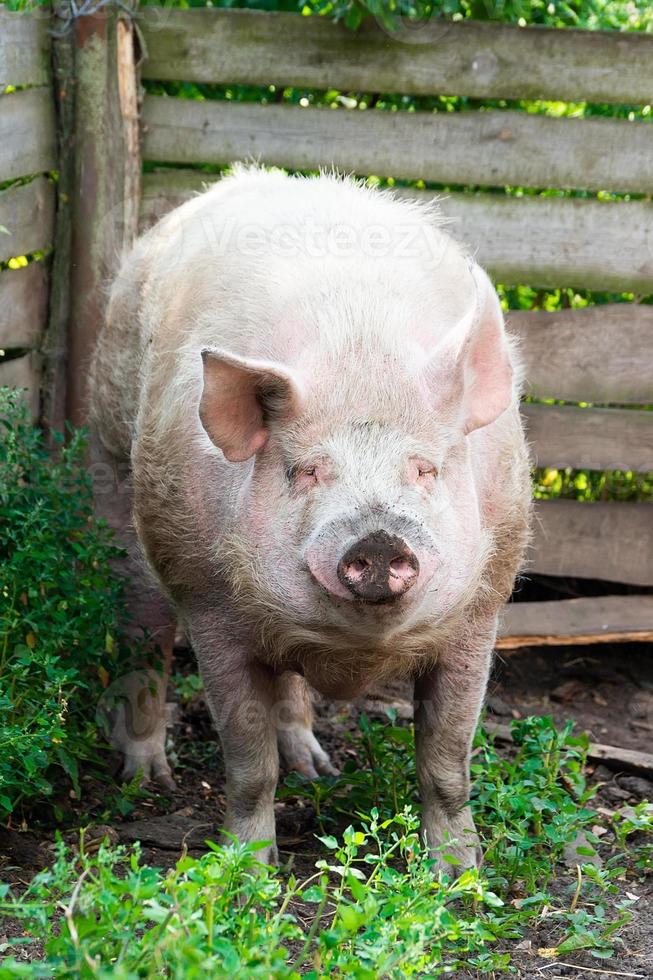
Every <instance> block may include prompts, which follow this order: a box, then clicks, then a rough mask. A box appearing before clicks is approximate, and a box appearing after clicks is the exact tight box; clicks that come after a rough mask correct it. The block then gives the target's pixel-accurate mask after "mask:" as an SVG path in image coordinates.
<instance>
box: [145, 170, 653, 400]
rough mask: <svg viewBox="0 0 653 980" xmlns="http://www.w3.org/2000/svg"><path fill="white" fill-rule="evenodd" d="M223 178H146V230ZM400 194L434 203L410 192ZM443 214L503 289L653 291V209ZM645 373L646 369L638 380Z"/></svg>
mask: <svg viewBox="0 0 653 980" xmlns="http://www.w3.org/2000/svg"><path fill="white" fill-rule="evenodd" d="M217 179H218V178H217V177H216V176H215V175H212V174H206V173H201V172H199V171H193V170H176V169H171V170H160V171H157V172H155V173H150V174H145V176H144V180H143V196H142V199H141V227H142V228H148V227H150V226H151V225H152V224H153V223H154V221H156V220H157V219H158V218H160V217H162V216H163V215H164V214H167V212H168V211H170V210H172V208H174V207H178V206H179V205H180V204H183V203H184V201H187V200H188V199H189V198H191V197H193V196H194V195H195V194H197V193H200V192H201V191H202V190H203V189H204V188H205V186H206V185H207V184H210V183H211V182H213V181H215V180H217ZM401 195H402V196H404V197H409V198H418V199H421V200H428V199H430V198H432V196H433V195H432V194H430V193H429V192H427V191H406V190H404V191H402V192H401ZM441 209H442V213H443V214H444V215H445V216H446V217H448V218H450V219H451V225H450V228H449V230H450V231H451V233H452V234H453V235H455V237H456V238H458V239H459V240H460V241H462V242H464V243H466V244H468V245H469V246H470V247H471V248H472V251H473V253H474V255H475V256H476V257H477V259H478V261H479V262H480V263H481V264H482V265H484V266H485V267H486V268H487V269H489V271H490V272H491V273H492V275H493V276H494V278H495V280H496V281H498V282H503V283H505V284H515V283H528V284H530V285H532V286H542V287H560V286H573V287H575V288H577V289H580V288H586V289H599V290H612V289H614V290H618V291H622V290H627V289H632V290H633V291H635V292H641V293H643V294H648V293H651V292H653V204H651V203H650V202H646V201H620V202H605V201H583V200H570V199H566V200H565V199H558V198H549V197H525V198H510V197H503V196H501V195H493V194H450V195H447V197H444V198H442V200H441ZM546 315H547V316H548V315H549V314H546ZM619 322H620V321H619ZM533 343H535V342H534V341H533ZM643 349H646V348H643ZM624 350H626V348H624ZM643 370H644V367H643V366H642V365H640V367H639V369H638V370H637V372H636V373H635V381H636V380H637V378H640V379H641V378H642V372H643ZM548 397H553V396H548ZM560 397H561V396H560Z"/></svg>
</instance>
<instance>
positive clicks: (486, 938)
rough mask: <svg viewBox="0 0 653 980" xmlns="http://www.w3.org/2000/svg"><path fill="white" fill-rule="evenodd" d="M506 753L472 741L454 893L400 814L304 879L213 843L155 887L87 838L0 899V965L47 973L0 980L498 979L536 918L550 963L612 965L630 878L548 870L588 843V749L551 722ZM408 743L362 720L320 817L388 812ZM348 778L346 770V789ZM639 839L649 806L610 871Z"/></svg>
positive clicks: (633, 820)
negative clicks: (546, 930) (587, 955)
mask: <svg viewBox="0 0 653 980" xmlns="http://www.w3.org/2000/svg"><path fill="white" fill-rule="evenodd" d="M400 733H403V734H400ZM513 737H514V739H515V743H516V754H514V755H513V756H512V757H510V758H506V757H504V756H501V755H499V754H498V753H497V751H496V749H495V748H494V746H493V745H492V743H491V742H490V741H488V739H487V737H486V736H485V735H484V734H482V733H479V735H478V739H477V743H478V744H477V751H476V754H475V763H474V769H475V774H476V775H477V778H478V783H477V787H476V791H475V795H474V800H473V805H474V809H475V814H476V820H477V824H478V826H479V830H480V832H481V835H482V836H483V837H484V843H485V850H486V863H485V865H484V868H483V871H482V872H477V871H466V872H464V873H463V874H462V875H461V876H460V877H459V878H457V879H456V880H451V879H450V878H449V877H447V876H441V875H438V874H436V873H434V870H433V860H432V858H431V857H430V856H429V855H428V854H427V853H426V852H425V850H424V849H423V847H422V845H421V843H420V839H419V835H418V817H417V815H416V814H415V813H414V812H413V811H412V810H411V808H410V807H408V808H404V809H403V810H402V811H400V812H399V813H396V814H395V815H393V816H389V817H385V818H384V817H383V815H382V814H381V813H380V811H379V809H377V808H376V807H372V808H371V811H369V812H368V814H367V815H365V814H364V813H358V814H356V815H355V821H354V822H352V823H351V824H349V825H348V826H346V828H345V829H344V831H342V832H338V830H337V829H334V831H333V832H332V833H324V834H323V835H322V836H320V838H319V840H320V842H321V844H322V846H323V849H324V850H323V856H321V857H320V858H319V860H318V861H317V862H316V866H315V868H316V870H315V872H314V873H312V874H309V875H308V876H306V877H301V878H298V877H295V876H294V875H292V874H287V873H286V874H282V873H278V872H276V871H273V870H272V869H271V868H268V867H266V866H263V865H260V864H258V863H257V862H256V851H257V845H248V846H243V845H239V844H236V843H233V844H230V845H227V846H220V847H218V846H216V845H214V844H209V848H210V850H209V853H207V854H205V855H204V856H203V857H201V858H199V859H196V858H191V857H188V856H182V858H181V859H180V860H179V861H178V862H177V864H176V866H175V868H173V869H172V870H171V871H169V872H167V873H166V872H164V871H161V870H159V869H156V868H152V867H148V866H147V865H143V864H142V863H141V860H140V853H139V849H138V848H134V849H133V850H127V849H125V848H122V847H118V848H111V847H108V846H106V845H103V846H102V847H101V848H100V850H99V852H98V853H97V854H89V853H88V852H87V851H86V849H85V846H84V838H83V835H82V838H81V844H80V852H79V856H76V855H75V854H72V853H70V852H68V851H66V849H65V848H64V847H63V845H59V851H58V856H57V860H56V862H55V864H54V865H53V867H52V868H50V869H48V870H46V871H43V872H42V873H41V874H39V875H38V876H37V877H36V878H35V879H34V881H33V882H32V883H31V884H30V886H29V887H28V889H27V891H26V892H24V893H23V894H22V895H21V896H20V897H15V896H12V894H11V893H10V891H9V889H8V888H7V887H6V886H0V912H2V913H4V914H5V915H6V916H8V917H11V918H13V919H18V920H19V921H20V923H21V925H22V928H23V930H24V931H25V933H26V935H25V936H23V937H21V938H19V939H16V940H11V941H10V942H9V943H8V945H7V948H6V950H5V951H6V952H10V951H11V948H12V946H15V945H17V944H25V943H28V944H31V943H34V942H36V943H38V944H41V947H42V949H43V960H37V961H32V962H31V963H29V964H27V963H25V962H22V961H21V960H17V959H13V958H11V957H9V958H8V959H6V960H5V961H4V965H3V966H2V967H0V980H4V978H8V977H18V976H29V977H32V978H37V977H41V976H42V977H65V976H77V977H82V978H96V977H97V978H106V977H112V978H114V977H115V978H121V980H122V978H132V977H154V976H161V975H164V976H169V977H179V978H182V977H183V978H184V980H185V978H193V977H199V976H203V975H208V976H211V977H218V978H219V977H226V976H231V977H234V978H241V977H242V978H246V977H247V978H249V977H265V978H270V980H276V978H279V980H281V978H286V980H295V978H299V977H300V976H305V977H308V978H310V980H321V978H326V977H336V978H337V977H343V978H344V977H354V978H357V980H373V978H376V977H379V976H384V977H389V978H393V980H394V978H396V980H400V978H403V977H411V976H415V977H433V976H440V975H443V974H445V973H448V972H451V971H453V970H455V969H457V968H459V967H462V966H465V967H466V968H467V969H470V968H471V969H477V970H479V971H480V972H490V971H503V970H506V969H509V968H510V952H509V948H510V943H511V942H515V941H518V940H519V939H521V938H522V937H523V935H524V932H525V931H526V930H527V929H528V928H529V927H531V926H535V925H537V924H538V923H539V922H540V921H541V916H542V915H543V914H544V909H545V907H546V915H547V918H548V920H549V921H550V922H553V923H554V924H555V925H554V936H555V943H556V945H555V946H553V947H552V948H551V950H550V954H551V955H552V956H555V955H563V954H567V953H570V952H573V951H575V950H578V949H585V950H590V951H591V952H592V953H593V954H594V955H595V956H598V957H604V956H608V955H611V954H612V952H613V950H614V946H615V944H616V943H618V942H619V938H618V932H619V930H620V929H621V928H622V926H623V925H624V923H625V922H626V921H627V920H628V917H629V912H628V906H629V904H631V899H630V898H629V897H628V896H627V895H625V893H624V895H622V891H624V889H625V888H627V887H628V886H627V885H626V886H625V885H624V883H623V879H624V875H625V872H624V868H623V867H621V866H618V867H617V866H616V865H615V861H614V860H612V859H611V860H610V861H609V862H608V866H606V867H596V866H594V865H592V864H579V867H578V868H577V869H576V870H575V871H574V872H571V871H569V870H565V869H562V870H561V869H560V867H559V866H558V867H556V862H557V860H558V858H559V857H560V855H561V853H562V849H563V847H564V845H565V844H569V843H570V842H571V841H575V840H576V838H577V836H578V834H579V832H580V831H583V830H584V833H585V836H586V839H588V840H589V839H591V833H590V832H589V830H588V827H589V825H590V823H592V822H594V821H595V820H596V819H597V814H596V813H593V812H592V811H591V810H589V809H588V808H587V807H586V803H587V799H588V796H589V794H588V792H587V790H586V787H585V780H584V776H583V764H584V761H585V755H586V750H587V739H586V738H585V737H581V738H576V737H574V736H573V734H572V732H571V729H570V726H567V727H565V728H564V729H563V730H562V731H560V732H557V731H556V729H555V727H554V726H553V724H552V722H551V720H550V719H549V718H531V719H527V720H525V721H523V722H518V723H515V724H514V725H513ZM411 739H412V733H411V731H410V729H409V728H402V727H401V726H398V725H396V724H395V723H394V721H393V720H391V722H390V724H389V725H387V724H383V723H381V722H378V721H370V720H369V719H365V720H363V722H362V725H361V727H360V730H359V732H358V733H357V734H356V736H355V737H354V740H353V743H352V744H353V747H354V748H355V749H356V750H357V751H358V752H359V753H360V754H359V759H358V770H359V771H362V776H361V778H360V779H359V780H354V782H353V787H354V793H353V796H352V797H351V798H349V799H348V798H347V792H346V785H347V784H346V781H345V780H343V781H337V780H336V781H331V782H330V784H329V787H330V789H329V799H328V802H329V807H330V808H333V809H335V810H336V811H337V812H338V813H339V814H340V815H341V816H344V815H348V813H349V811H350V810H351V809H353V808H355V807H357V806H358V805H359V804H364V803H367V802H369V800H370V799H373V798H378V799H379V801H380V803H381V805H382V807H383V810H384V811H385V812H391V811H392V808H393V806H394V800H393V788H392V787H393V786H395V787H399V786H401V789H402V792H403V790H404V789H406V790H410V791H411V792H414V790H415V786H414V775H413V774H412V771H411V774H410V775H409V777H406V776H405V770H406V768H407V758H408V753H409V752H411V746H410V744H409V742H410V740H411ZM363 762H365V763H367V765H368V766H369V769H368V771H367V772H366V771H365V769H364V768H363V765H362V764H363ZM381 767H389V768H387V769H386V770H385V771H386V776H387V779H386V781H385V783H382V782H380V781H379V779H378V778H377V777H378V775H379V774H380V772H381ZM353 776H354V770H351V771H350V773H349V775H348V777H347V778H348V779H349V778H350V777H353ZM406 779H407V782H408V783H411V785H410V786H408V785H406V786H404V781H405V780H406ZM366 784H367V797H366V796H365V786H366ZM305 787H306V792H305V794H304V795H305V796H306V798H307V799H312V798H313V797H312V796H311V793H312V789H311V788H310V785H309V784H308V783H306V784H305ZM300 790H301V787H300ZM293 791H294V792H295V793H297V792H298V788H297V786H295V787H294V790H293ZM644 833H648V834H649V835H650V834H651V833H653V821H652V820H651V806H650V804H642V805H640V806H639V807H637V808H635V809H633V811H632V813H629V814H627V815H625V816H624V817H623V818H621V819H620V820H619V821H618V822H617V830H616V834H615V838H614V840H615V847H614V849H615V860H616V858H619V857H622V856H623V853H622V852H623V848H624V844H625V842H626V841H627V840H628V839H629V838H630V837H631V836H632V835H637V836H638V837H641V836H642V835H643V834H644ZM586 851H587V852H588V853H587V856H588V858H590V857H592V853H593V852H592V848H591V847H588V848H584V847H579V848H577V852H578V853H579V860H582V854H583V853H585V852H586ZM554 874H555V875H556V877H557V879H558V881H557V884H558V888H557V890H556V891H555V892H554V891H551V890H550V889H549V884H550V883H551V879H552V878H553V876H554ZM561 878H562V881H563V887H562V889H561V888H560V887H559V885H560V879H561ZM565 879H566V887H565V886H564V881H565ZM515 896H517V897H515Z"/></svg>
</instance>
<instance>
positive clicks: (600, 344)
mask: <svg viewBox="0 0 653 980" xmlns="http://www.w3.org/2000/svg"><path fill="white" fill-rule="evenodd" d="M507 319H508V326H509V328H510V330H511V332H512V333H514V334H516V336H517V337H519V340H520V353H521V356H522V357H523V359H524V363H525V366H526V381H527V387H526V391H527V393H528V394H530V395H534V396H535V397H537V398H558V399H561V400H563V401H587V402H599V403H600V402H603V403H608V402H616V403H617V404H636V405H637V404H639V405H646V404H651V403H653V365H652V358H653V353H652V352H653V306H641V305H638V304H635V303H611V304H609V305H605V306H588V307H586V308H585V309H582V310H560V311H557V312H555V313H545V312H541V311H540V312H528V313H521V312H520V313H517V312H511V313H509V314H508V317H507Z"/></svg>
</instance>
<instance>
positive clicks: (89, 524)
mask: <svg viewBox="0 0 653 980" xmlns="http://www.w3.org/2000/svg"><path fill="white" fill-rule="evenodd" d="M83 452H84V440H83V436H82V435H81V434H80V433H71V437H70V441H69V442H68V444H64V442H63V440H61V439H59V440H58V445H57V450H56V452H54V453H53V454H50V453H49V452H48V451H47V449H46V447H45V444H44V440H43V436H42V434H41V432H40V431H39V430H38V429H36V428H34V427H33V426H32V424H31V422H30V421H29V420H28V418H27V413H26V410H25V408H24V407H23V404H22V399H21V398H20V396H19V394H18V393H17V392H15V391H13V392H12V391H10V390H9V389H6V388H4V389H0V512H1V513H2V520H0V817H5V818H6V817H7V816H8V815H9V814H11V813H12V812H13V811H14V810H15V809H16V808H17V807H18V806H19V805H20V804H21V803H24V802H28V801H29V802H33V801H37V800H38V801H40V800H43V799H48V798H52V797H53V794H54V790H55V786H56V787H58V788H59V789H61V788H62V787H63V788H64V789H65V790H66V791H67V790H68V788H70V787H72V788H73V789H74V790H75V792H76V793H77V794H79V791H80V786H79V772H78V763H79V761H80V760H81V759H87V758H89V757H91V756H92V755H97V751H98V746H97V736H96V724H95V721H94V710H95V706H96V704H97V701H98V699H99V697H100V694H101V692H102V680H103V679H104V680H105V681H106V680H108V677H109V673H110V671H111V669H112V665H113V663H114V658H115V652H114V651H115V646H116V636H117V630H118V616H119V613H120V608H121V601H120V600H121V587H120V584H119V582H118V581H117V580H116V578H115V577H114V576H113V575H112V574H111V572H110V569H109V562H110V560H111V559H112V558H114V557H115V556H117V555H118V554H119V552H118V549H117V548H116V547H115V545H114V544H113V541H112V537H111V534H110V532H109V530H108V529H107V527H106V526H104V525H103V524H100V523H99V522H97V521H95V520H94V519H93V516H92V507H91V486H90V477H89V475H88V473H87V472H86V471H85V470H84V468H83V465H82V463H83Z"/></svg>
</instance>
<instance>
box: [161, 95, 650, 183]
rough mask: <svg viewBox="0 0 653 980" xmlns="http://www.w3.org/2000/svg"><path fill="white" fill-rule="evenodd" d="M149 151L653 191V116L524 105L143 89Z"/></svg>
mask: <svg viewBox="0 0 653 980" xmlns="http://www.w3.org/2000/svg"><path fill="white" fill-rule="evenodd" d="M143 119H144V125H145V141H144V147H143V155H144V158H145V159H148V160H161V161H170V162H171V163H182V164H188V163H231V162H232V161H233V160H242V159H246V158H249V159H252V158H253V159H260V160H262V161H264V162H265V163H269V164H276V165H277V166H281V167H289V168H291V169H296V170H311V169H314V168H316V167H318V166H320V165H324V164H328V165H329V166H330V165H332V164H333V165H335V166H336V167H337V168H338V169H339V170H342V171H344V172H346V173H349V172H353V173H358V174H379V175H381V176H384V177H387V176H393V177H397V178H403V179H409V180H418V179H423V180H429V181H434V182H436V183H441V184H447V183H456V184H472V185H474V184H481V185H484V186H495V187H503V186H504V185H508V184H512V185H519V186H528V187H558V188H572V189H573V188H582V189H585V190H595V191H599V190H611V191H633V192H640V193H649V192H650V191H651V190H653V172H652V169H651V166H650V160H651V157H652V156H653V125H648V124H647V123H641V124H637V123H630V122H628V121H626V120H620V119H553V118H549V117H547V116H539V115H531V114H529V113H525V112H502V111H489V112H437V113H430V112H384V111H381V110H369V111H365V112H361V111H351V110H347V109H338V110H333V109H328V108H325V107H322V108H314V109H302V108H300V107H298V106H292V105H255V104H252V103H243V102H241V103H237V102H210V101H188V100H186V99H173V98H167V97H164V96H149V97H148V98H146V100H145V104H144V109H143Z"/></svg>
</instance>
